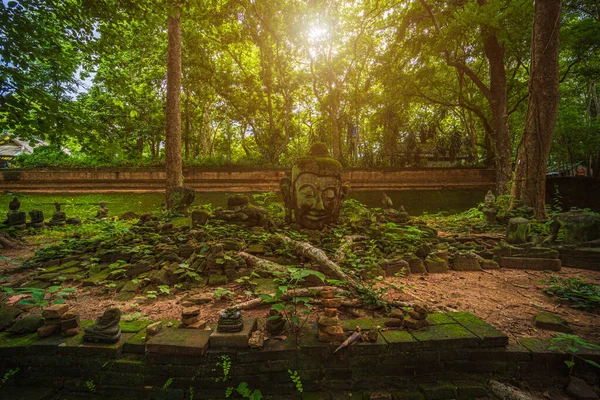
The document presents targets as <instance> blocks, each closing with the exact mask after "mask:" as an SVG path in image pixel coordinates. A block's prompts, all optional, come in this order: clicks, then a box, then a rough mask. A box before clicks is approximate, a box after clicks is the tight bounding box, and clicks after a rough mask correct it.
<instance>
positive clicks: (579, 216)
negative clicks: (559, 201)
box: [544, 210, 600, 245]
mask: <svg viewBox="0 0 600 400" xmlns="http://www.w3.org/2000/svg"><path fill="white" fill-rule="evenodd" d="M561 227H562V228H563V231H564V236H565V237H564V239H563V244H566V245H581V244H584V243H589V242H596V241H597V242H599V243H600V215H597V214H591V213H588V212H585V211H583V210H571V211H568V212H564V213H560V214H556V215H555V216H554V217H553V218H552V223H551V224H550V228H549V231H550V235H549V236H548V238H546V240H544V244H553V243H554V242H555V241H556V237H557V236H558V231H559V230H560V228H561Z"/></svg>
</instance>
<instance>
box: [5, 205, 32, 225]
mask: <svg viewBox="0 0 600 400" xmlns="http://www.w3.org/2000/svg"><path fill="white" fill-rule="evenodd" d="M20 207H21V202H20V201H19V199H17V198H16V197H15V198H14V199H13V200H12V201H11V202H10V203H9V205H8V209H9V210H10V211H9V212H8V213H7V214H6V222H5V223H6V225H8V226H9V227H11V226H12V227H13V228H15V229H25V228H26V227H27V214H25V212H24V211H19V208H20Z"/></svg>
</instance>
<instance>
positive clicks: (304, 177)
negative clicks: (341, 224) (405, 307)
mask: <svg viewBox="0 0 600 400" xmlns="http://www.w3.org/2000/svg"><path fill="white" fill-rule="evenodd" d="M280 188H281V194H282V197H283V201H284V203H285V206H286V209H287V210H286V220H287V222H291V221H292V211H293V212H294V218H295V221H296V223H297V224H298V225H300V226H301V227H302V228H305V229H313V230H320V229H323V228H324V227H325V225H328V224H332V223H335V222H336V221H337V219H338V216H339V213H340V209H341V206H342V202H343V201H344V198H345V197H346V193H347V191H348V186H347V185H345V184H342V165H341V164H340V163H339V161H337V160H335V159H333V158H331V157H330V156H329V151H328V150H327V147H326V146H325V144H324V143H315V144H314V145H313V146H312V147H311V149H310V151H309V152H308V154H307V155H306V156H304V157H301V158H299V159H298V160H296V163H295V164H294V166H293V167H292V174H291V178H290V177H285V178H283V179H282V180H281V183H280Z"/></svg>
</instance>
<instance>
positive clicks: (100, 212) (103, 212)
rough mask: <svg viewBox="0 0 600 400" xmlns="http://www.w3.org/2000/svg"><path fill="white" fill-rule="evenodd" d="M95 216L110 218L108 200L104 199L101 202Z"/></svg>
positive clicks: (102, 218)
mask: <svg viewBox="0 0 600 400" xmlns="http://www.w3.org/2000/svg"><path fill="white" fill-rule="evenodd" d="M95 218H96V219H101V220H104V219H106V218H108V208H107V207H106V202H105V201H104V200H102V201H101V202H100V208H99V209H98V212H97V213H96V217H95Z"/></svg>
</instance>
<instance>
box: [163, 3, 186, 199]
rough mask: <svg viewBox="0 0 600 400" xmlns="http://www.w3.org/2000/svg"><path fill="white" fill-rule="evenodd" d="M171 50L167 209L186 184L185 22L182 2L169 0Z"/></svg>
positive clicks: (169, 61)
mask: <svg viewBox="0 0 600 400" xmlns="http://www.w3.org/2000/svg"><path fill="white" fill-rule="evenodd" d="M169 5H170V7H169V17H168V36H169V43H168V53H167V135H166V143H165V164H166V165H165V177H166V185H167V187H166V204H167V209H169V210H170V209H171V208H172V207H173V202H172V201H171V196H170V195H171V191H172V190H173V189H174V188H176V187H178V186H182V185H183V172H182V160H181V99H180V92H181V22H180V14H179V4H178V2H177V1H176V0H171V1H170V3H169Z"/></svg>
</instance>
